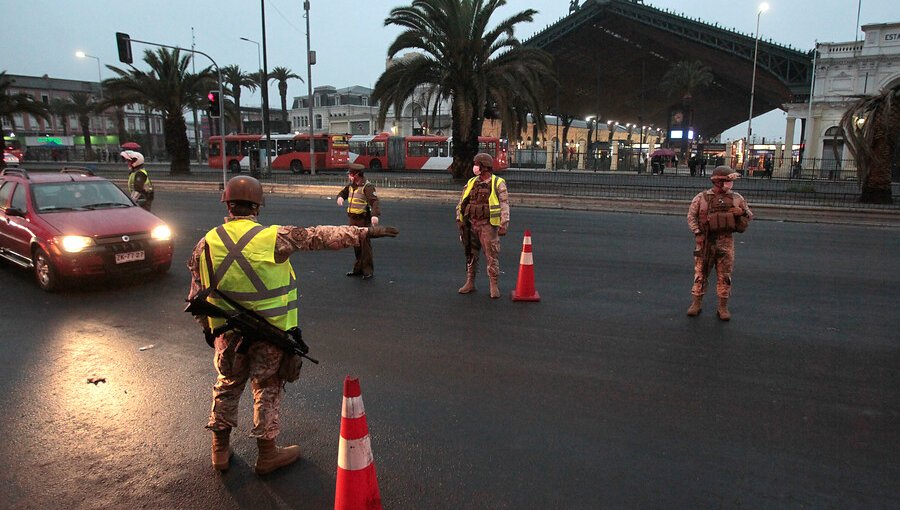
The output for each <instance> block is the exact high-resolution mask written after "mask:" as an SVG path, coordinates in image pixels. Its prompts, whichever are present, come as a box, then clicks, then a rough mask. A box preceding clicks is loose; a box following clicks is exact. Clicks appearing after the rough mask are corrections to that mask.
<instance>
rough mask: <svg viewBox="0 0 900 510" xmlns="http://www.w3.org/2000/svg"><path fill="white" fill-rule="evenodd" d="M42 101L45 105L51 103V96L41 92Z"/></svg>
mask: <svg viewBox="0 0 900 510" xmlns="http://www.w3.org/2000/svg"><path fill="white" fill-rule="evenodd" d="M41 101H43V103H44V104H45V105H49V104H50V96H48V95H47V94H41Z"/></svg>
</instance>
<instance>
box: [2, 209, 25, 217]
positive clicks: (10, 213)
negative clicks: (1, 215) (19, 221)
mask: <svg viewBox="0 0 900 510" xmlns="http://www.w3.org/2000/svg"><path fill="white" fill-rule="evenodd" d="M6 215H7V216H21V217H24V216H25V211H23V210H21V209H19V208H18V207H7V208H6Z"/></svg>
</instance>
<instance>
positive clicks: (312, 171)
mask: <svg viewBox="0 0 900 510" xmlns="http://www.w3.org/2000/svg"><path fill="white" fill-rule="evenodd" d="M303 10H304V11H305V14H304V17H305V18H306V90H307V91H308V93H309V96H308V97H309V99H308V102H309V175H316V154H315V150H314V149H315V143H313V142H314V140H313V88H312V66H313V64H315V63H316V56H315V54H314V53H313V52H312V50H310V49H309V0H305V1H304V2H303Z"/></svg>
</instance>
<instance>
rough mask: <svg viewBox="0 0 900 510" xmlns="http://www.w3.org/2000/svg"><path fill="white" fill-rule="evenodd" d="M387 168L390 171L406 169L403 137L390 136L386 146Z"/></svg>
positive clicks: (404, 140)
mask: <svg viewBox="0 0 900 510" xmlns="http://www.w3.org/2000/svg"><path fill="white" fill-rule="evenodd" d="M387 158H388V160H387V162H388V164H387V166H388V168H390V169H391V170H403V169H405V168H406V138H405V137H403V136H391V137H389V138H388V145H387Z"/></svg>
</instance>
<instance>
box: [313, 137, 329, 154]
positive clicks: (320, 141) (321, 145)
mask: <svg viewBox="0 0 900 510" xmlns="http://www.w3.org/2000/svg"><path fill="white" fill-rule="evenodd" d="M313 151H314V152H328V140H325V139H324V138H316V139H315V142H313Z"/></svg>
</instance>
